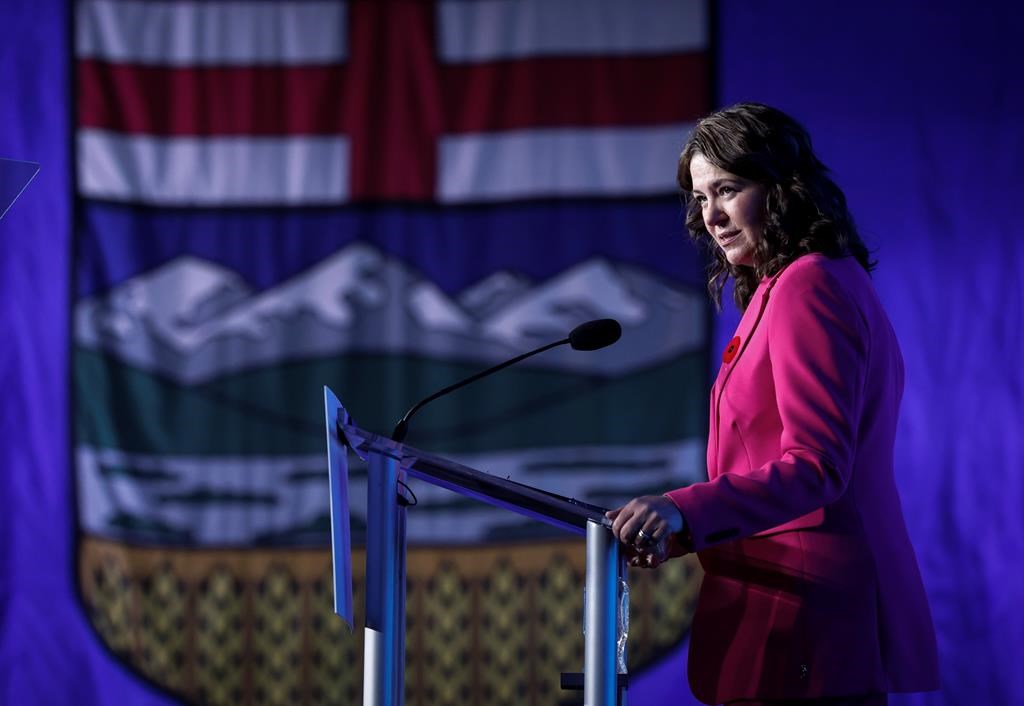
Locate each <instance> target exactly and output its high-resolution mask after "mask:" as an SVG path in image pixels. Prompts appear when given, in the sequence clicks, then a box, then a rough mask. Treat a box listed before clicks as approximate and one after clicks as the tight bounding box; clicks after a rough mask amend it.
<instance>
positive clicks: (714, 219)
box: [704, 201, 726, 228]
mask: <svg viewBox="0 0 1024 706" xmlns="http://www.w3.org/2000/svg"><path fill="white" fill-rule="evenodd" d="M725 220H726V215H725V211H723V210H722V209H721V208H719V207H718V205H717V204H716V203H715V202H714V201H708V203H707V205H706V206H705V208H704V224H705V225H706V226H708V227H709V228H710V227H711V226H714V225H719V224H720V223H722V222H724V221H725Z"/></svg>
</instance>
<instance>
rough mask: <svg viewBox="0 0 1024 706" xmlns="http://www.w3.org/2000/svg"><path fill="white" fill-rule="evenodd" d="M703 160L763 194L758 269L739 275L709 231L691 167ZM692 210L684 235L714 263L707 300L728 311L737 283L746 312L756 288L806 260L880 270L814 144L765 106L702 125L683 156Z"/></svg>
mask: <svg viewBox="0 0 1024 706" xmlns="http://www.w3.org/2000/svg"><path fill="white" fill-rule="evenodd" d="M697 154H700V155H703V157H704V159H706V160H707V161H708V162H709V163H710V164H712V165H714V166H716V167H718V168H719V169H723V170H725V171H727V172H731V173H733V174H735V175H737V176H740V177H743V178H745V179H749V180H751V181H754V182H757V183H758V184H761V185H762V186H763V187H764V188H765V194H766V196H765V207H764V208H765V213H764V229H763V238H761V239H760V241H759V242H757V243H756V245H755V247H754V258H753V259H754V266H753V268H750V267H735V266H733V265H730V264H729V261H728V260H727V259H726V257H725V253H723V252H722V249H721V248H719V247H718V245H717V244H716V243H715V241H714V239H713V238H712V237H711V235H710V234H709V233H708V231H707V229H706V228H705V227H704V219H703V217H702V215H701V207H700V204H699V203H697V201H696V199H694V197H693V193H692V192H693V180H692V179H691V177H690V162H691V160H692V159H693V157H694V155H697ZM676 179H677V181H678V183H679V187H680V188H681V189H682V192H683V199H684V201H685V204H686V227H687V229H688V230H689V231H690V236H691V237H692V238H693V239H694V241H696V242H697V243H698V244H699V245H702V246H704V247H707V248H708V250H709V251H710V252H711V255H712V258H713V260H712V262H711V265H710V267H709V268H708V292H709V293H710V294H711V298H712V300H713V301H714V302H715V306H716V307H718V308H721V306H722V288H723V287H724V286H725V283H726V280H728V278H729V277H730V276H732V277H733V278H734V279H735V280H736V285H735V288H734V290H733V293H734V298H735V300H736V304H737V306H739V308H740V309H741V310H742V309H746V307H747V304H748V303H749V302H750V298H751V296H753V294H754V289H756V287H757V284H758V282H760V280H761V279H762V278H763V277H765V276H770V275H774V274H775V273H777V272H779V270H781V269H782V268H783V267H785V266H786V265H788V264H789V263H790V262H792V261H793V260H795V259H796V258H798V257H800V256H801V255H804V254H807V253H812V252H817V253H823V254H825V255H828V256H829V257H840V256H844V255H852V256H853V257H855V258H857V262H859V263H860V264H861V266H862V267H863V268H864V269H865V270H867V271H868V272H870V271H871V270H873V269H874V267H875V265H876V262H875V261H874V260H871V259H870V258H869V255H868V249H867V247H866V246H865V245H864V242H863V241H862V240H861V238H860V234H859V233H858V232H857V226H856V225H854V222H853V216H851V215H850V211H849V209H848V208H847V206H846V197H845V196H843V192H842V191H840V190H839V187H838V186H836V184H835V182H833V181H832V179H831V178H830V177H829V171H828V167H826V166H825V165H824V164H822V162H821V160H819V159H818V157H817V156H816V155H815V154H814V150H813V149H812V148H811V137H810V135H808V134H807V130H805V129H804V128H803V126H802V125H800V124H799V123H798V122H797V121H795V120H793V118H791V117H789V116H788V115H786V114H785V113H783V112H782V111H780V110H776V109H775V108H770V107H768V106H766V105H761V104H759V103H740V104H738V105H734V106H732V107H730V108H725V109H723V110H720V111H718V112H717V113H712V114H711V115H709V116H708V117H706V118H704V119H703V120H701V121H700V122H699V123H697V127H696V128H695V129H694V131H693V134H692V135H691V136H690V139H689V140H687V141H686V145H685V146H684V147H683V152H682V154H681V155H680V156H679V170H678V172H677V174H676Z"/></svg>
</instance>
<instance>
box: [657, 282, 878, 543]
mask: <svg viewBox="0 0 1024 706" xmlns="http://www.w3.org/2000/svg"><path fill="white" fill-rule="evenodd" d="M808 265H810V266H807V265H805V264H804V263H802V262H797V263H794V264H793V265H791V266H790V267H789V268H788V269H787V270H786V271H784V272H783V274H782V275H780V277H779V280H778V281H777V282H776V283H775V287H774V291H773V292H771V301H770V302H769V308H768V310H767V311H766V312H765V316H766V324H767V336H768V354H769V359H770V362H771V365H770V369H771V372H770V375H771V382H773V383H774V389H775V402H776V406H777V410H778V415H779V420H780V422H781V428H782V432H781V438H780V440H779V455H778V457H777V458H774V459H772V460H771V461H769V462H767V463H765V464H764V465H762V466H760V467H758V468H751V469H749V470H743V471H735V470H734V471H732V472H727V473H722V474H721V475H719V476H718V477H716V478H715V479H714V480H712V481H708V482H704V483H696V484H693V485H690V486H687V487H685V488H680V489H678V490H673V491H671V492H669V493H666V495H667V496H668V497H669V498H670V499H672V501H673V502H675V504H676V505H677V506H678V507H679V510H680V512H681V513H682V515H683V517H684V518H685V520H686V524H687V529H688V536H687V537H686V540H688V543H689V546H687V549H692V550H700V549H703V548H705V547H708V546H710V545H713V544H717V543H719V542H723V541H728V540H734V539H741V538H745V537H750V536H751V535H754V534H757V533H758V532H762V531H764V530H768V529H771V528H773V527H777V526H779V525H782V524H784V523H786V522H790V521H792V520H794V519H797V518H799V517H801V516H803V515H806V514H807V513H810V512H813V511H814V510H817V509H819V508H822V507H824V506H825V505H828V504H829V503H831V502H833V501H834V500H836V499H838V498H839V497H840V496H841V495H842V494H843V492H844V491H845V489H846V486H847V483H848V482H849V479H850V474H851V472H852V468H853V461H854V454H855V452H856V439H857V432H858V427H859V420H860V417H861V411H862V408H863V395H864V382H865V375H866V371H867V366H868V353H869V349H870V336H869V329H868V326H867V324H866V323H865V320H864V318H863V316H862V314H861V312H860V309H859V308H858V307H857V305H856V304H855V302H854V301H853V299H852V297H851V295H850V293H848V292H847V291H846V290H845V288H844V287H843V286H842V283H841V282H839V281H838V279H837V278H836V277H835V276H834V275H832V274H831V273H829V272H828V270H826V269H825V268H823V267H820V266H814V265H813V264H812V263H808ZM731 393H732V394H731V397H732V398H733V399H742V391H738V390H731ZM725 433H726V432H724V431H723V432H722V434H723V436H722V437H721V438H720V440H719V442H720V443H729V440H728V439H726V438H725V437H724V434H725Z"/></svg>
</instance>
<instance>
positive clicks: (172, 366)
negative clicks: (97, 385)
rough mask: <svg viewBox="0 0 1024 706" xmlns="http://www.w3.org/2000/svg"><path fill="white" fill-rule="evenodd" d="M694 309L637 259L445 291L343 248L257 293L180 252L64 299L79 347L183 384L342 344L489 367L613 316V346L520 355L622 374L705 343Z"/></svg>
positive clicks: (389, 262)
mask: <svg viewBox="0 0 1024 706" xmlns="http://www.w3.org/2000/svg"><path fill="white" fill-rule="evenodd" d="M704 316H705V305H704V303H703V297H702V296H700V295H699V294H698V293H696V292H691V291H688V290H684V289H679V288H676V287H673V286H671V285H669V284H667V283H665V282H664V281H663V280H661V279H660V278H659V277H657V276H655V275H652V274H650V273H647V272H645V271H643V270H641V269H639V268H635V267H629V266H622V265H613V264H611V263H609V262H608V261H606V260H603V259H601V258H593V259H590V260H587V261H584V262H582V263H579V264H577V265H575V266H573V267H571V268H569V269H568V270H566V271H564V272H562V273H560V274H559V275H556V276H555V277H553V278H551V279H549V280H547V281H546V282H541V283H538V284H536V285H532V284H531V283H529V282H528V281H527V280H525V278H522V277H520V276H517V275H513V274H511V273H502V272H498V273H494V274H492V275H491V276H489V277H487V278H485V279H484V280H482V281H481V282H479V283H477V284H476V285H473V286H472V287H470V288H469V289H467V290H464V291H463V292H462V293H460V294H459V295H458V296H456V297H451V296H449V295H448V294H446V293H445V292H444V291H442V290H441V289H440V288H439V287H437V286H436V285H435V284H434V283H433V282H431V281H430V280H429V279H426V278H425V277H423V276H422V275H420V274H419V273H417V272H415V271H414V270H412V269H411V268H409V267H408V266H407V265H405V264H404V263H402V262H401V261H399V260H398V259H395V258H392V257H389V256H387V255H385V254H384V253H382V252H380V251H379V250H377V249H375V248H373V247H370V246H369V245H366V244H363V243H353V244H351V245H349V246H347V247H345V248H343V249H341V250H339V251H338V252H336V253H335V254H334V255H332V256H330V257H328V258H326V259H324V260H322V261H320V262H319V263H317V264H316V265H315V266H313V267H311V268H310V269H308V270H306V271H304V272H301V273H299V274H298V275H296V276H294V277H292V278H290V279H288V280H286V281H284V282H281V283H280V284H278V285H276V286H274V287H271V288H269V289H267V290H264V291H262V292H253V291H252V290H251V288H250V287H248V285H247V284H246V283H245V281H244V280H243V279H242V278H241V277H240V276H239V275H238V274H237V273H235V272H232V271H231V270H228V269H226V268H224V267H221V266H220V265H216V264H213V263H210V262H207V261H204V260H201V259H198V258H195V257H191V256H187V257H180V258H177V259H174V260H171V261H170V262H167V263H165V264H163V265H161V266H160V267H158V268H156V269H154V270H151V271H149V272H146V273H142V274H140V275H138V276H136V277H134V278H132V279H131V280H128V281H127V282H124V283H122V284H121V285H119V286H117V287H115V288H114V289H112V290H111V291H109V292H107V293H105V294H104V295H101V296H96V297H91V298H88V299H83V300H81V301H80V302H79V303H78V304H77V305H76V307H75V312H74V331H75V341H76V343H77V345H79V346H81V347H83V348H86V349H92V350H102V351H104V352H106V353H108V354H110V355H113V356H115V357H116V358H119V359H121V360H123V361H125V362H127V363H129V364H131V365H133V366H136V367H139V368H142V369H144V370H149V371H153V372H157V373H160V374H162V375H165V376H168V377H170V378H172V379H176V380H178V381H179V382H182V383H186V384H194V383H200V382H204V381H207V380H210V379H213V378H215V377H218V376H220V375H224V374H228V373H232V372H237V371H240V370H245V369H252V368H258V367H261V366H266V365H271V364H275V363H278V362H280V361H283V360H301V359H308V358H316V357H322V356H327V355H340V354H343V353H345V352H348V351H359V352H369V353H382V354H386V353H415V354H421V355H427V356H441V357H457V358H459V359H462V360H470V361H479V362H480V363H482V364H489V363H493V362H496V361H498V360H501V359H504V358H507V357H509V356H512V355H515V354H517V353H521V352H523V351H524V350H528V349H529V348H531V347H534V346H537V345H542V344H544V343H546V342H548V341H551V340H557V339H558V338H562V337H564V336H565V335H566V334H567V333H568V331H569V330H571V329H572V327H573V326H575V325H577V324H579V323H581V322H583V321H586V320H588V319H593V318H606V317H611V318H616V319H618V320H619V321H620V322H621V323H622V325H623V329H624V335H623V338H622V341H620V342H619V343H618V344H616V345H615V346H612V347H610V348H607V349H605V350H602V351H596V352H592V353H579V352H576V351H572V350H571V349H567V348H566V349H555V350H552V351H549V352H547V353H545V354H543V355H542V356H538V357H537V358H536V359H533V360H531V361H530V363H531V364H533V365H536V366H542V367H549V368H557V369H569V370H574V371H578V372H581V373H597V374H621V373H624V372H628V371H629V370H633V369H640V368H643V367H645V366H648V365H651V364H653V363H656V362H658V361H660V360H666V359H668V358H671V357H672V356H675V355H678V354H679V353H682V352H685V351H687V350H692V349H694V348H696V347H698V346H701V345H703V341H704V335H705V333H704V332H705V325H704Z"/></svg>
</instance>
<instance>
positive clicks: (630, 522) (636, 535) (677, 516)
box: [605, 495, 683, 550]
mask: <svg viewBox="0 0 1024 706" xmlns="http://www.w3.org/2000/svg"><path fill="white" fill-rule="evenodd" d="M605 516H606V517H608V519H610V520H612V533H613V534H614V535H615V537H616V538H617V539H618V540H619V541H620V542H622V543H623V544H626V545H630V546H633V547H636V548H637V549H640V550H643V549H645V548H649V547H655V546H658V545H659V544H660V543H661V542H662V540H667V539H668V537H669V535H671V534H675V533H676V532H681V531H682V530H683V516H682V514H681V513H680V512H679V508H677V507H676V504H675V503H674V502H672V501H671V500H669V499H668V498H667V497H665V496H664V495H644V496H641V497H639V498H633V499H632V500H630V501H629V502H628V503H626V504H625V505H623V506H622V507H620V508H616V509H614V510H609V511H608V512H607V513H605Z"/></svg>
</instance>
